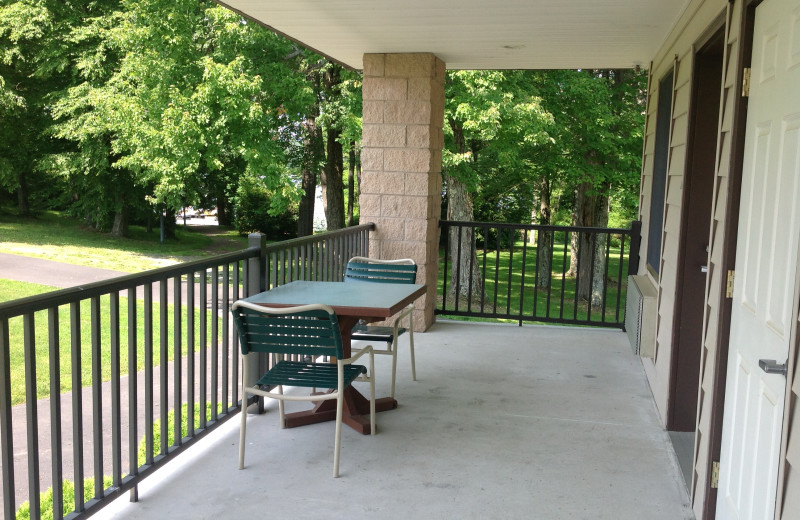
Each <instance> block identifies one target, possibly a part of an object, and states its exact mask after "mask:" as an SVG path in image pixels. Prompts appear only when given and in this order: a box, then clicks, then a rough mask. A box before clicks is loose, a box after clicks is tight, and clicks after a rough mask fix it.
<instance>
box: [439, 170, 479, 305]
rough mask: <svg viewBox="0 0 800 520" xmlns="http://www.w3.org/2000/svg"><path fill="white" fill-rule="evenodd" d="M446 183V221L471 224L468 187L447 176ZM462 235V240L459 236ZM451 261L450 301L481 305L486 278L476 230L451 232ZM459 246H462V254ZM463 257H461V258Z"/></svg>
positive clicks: (453, 229) (454, 230)
mask: <svg viewBox="0 0 800 520" xmlns="http://www.w3.org/2000/svg"><path fill="white" fill-rule="evenodd" d="M445 180H446V182H447V220H461V221H465V222H472V221H473V220H475V217H474V212H473V206H472V196H471V195H470V193H469V192H468V191H467V187H466V185H465V184H464V183H463V182H461V181H460V180H458V179H456V178H454V177H451V176H449V175H446V176H445ZM459 235H460V236H459ZM448 238H449V250H450V258H449V259H448V262H449V263H450V266H451V271H450V282H449V283H450V289H449V291H448V295H447V297H448V298H451V299H453V300H455V298H456V297H458V298H465V297H469V294H470V292H471V293H472V297H473V298H474V299H477V300H476V301H478V302H480V295H482V294H483V278H482V277H481V273H480V270H479V266H478V258H477V255H476V252H475V233H474V231H473V228H471V227H466V228H461V232H460V233H459V228H452V229H451V230H450V235H449V237H448ZM459 243H460V244H461V247H460V251H459ZM459 253H460V254H459Z"/></svg>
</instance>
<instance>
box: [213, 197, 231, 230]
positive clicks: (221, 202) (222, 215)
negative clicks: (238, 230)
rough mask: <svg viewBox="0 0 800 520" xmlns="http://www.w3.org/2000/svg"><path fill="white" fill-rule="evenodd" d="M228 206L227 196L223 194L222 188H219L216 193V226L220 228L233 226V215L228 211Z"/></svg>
mask: <svg viewBox="0 0 800 520" xmlns="http://www.w3.org/2000/svg"><path fill="white" fill-rule="evenodd" d="M229 206H230V201H229V200H228V194H227V193H225V189H224V188H221V189H220V190H219V191H218V192H217V224H219V225H220V226H230V225H233V218H232V217H233V214H232V212H231V211H230V210H229V209H230V208H229Z"/></svg>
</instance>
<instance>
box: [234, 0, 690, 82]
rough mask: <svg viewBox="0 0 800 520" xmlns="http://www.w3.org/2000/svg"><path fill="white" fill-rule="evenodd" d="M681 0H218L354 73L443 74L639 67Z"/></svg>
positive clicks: (651, 52) (652, 51)
mask: <svg viewBox="0 0 800 520" xmlns="http://www.w3.org/2000/svg"><path fill="white" fill-rule="evenodd" d="M687 1H688V0H391V1H390V0H221V1H220V2H219V3H220V4H222V5H225V6H227V7H229V8H231V9H233V10H235V11H238V12H240V13H242V14H244V15H245V16H247V17H249V18H252V19H254V20H256V21H258V22H259V23H261V24H263V25H265V26H268V27H270V28H271V29H273V30H275V31H277V32H279V33H282V34H284V35H286V36H288V37H290V38H291V39H293V40H295V41H297V42H300V43H302V44H303V45H305V46H306V47H309V48H311V49H313V50H315V51H317V52H319V53H321V54H324V55H326V56H328V57H330V58H332V59H334V60H336V61H338V62H340V63H342V64H344V65H346V66H349V67H351V68H353V69H361V68H362V66H363V65H362V61H363V55H364V54H365V53H398V52H432V53H434V54H435V55H437V56H438V57H439V58H440V59H442V60H443V61H444V62H445V63H446V64H447V68H448V69H565V68H568V69H574V68H628V67H634V66H636V65H640V66H643V67H647V66H648V65H649V60H650V59H651V58H652V57H653V55H654V54H655V52H656V50H657V49H658V47H659V46H660V45H661V43H662V42H663V41H664V40H665V38H666V36H667V34H668V33H669V30H670V28H671V27H672V26H673V25H674V23H675V22H676V20H677V18H678V16H679V15H680V13H681V11H682V10H683V8H684V6H685V5H686V3H687Z"/></svg>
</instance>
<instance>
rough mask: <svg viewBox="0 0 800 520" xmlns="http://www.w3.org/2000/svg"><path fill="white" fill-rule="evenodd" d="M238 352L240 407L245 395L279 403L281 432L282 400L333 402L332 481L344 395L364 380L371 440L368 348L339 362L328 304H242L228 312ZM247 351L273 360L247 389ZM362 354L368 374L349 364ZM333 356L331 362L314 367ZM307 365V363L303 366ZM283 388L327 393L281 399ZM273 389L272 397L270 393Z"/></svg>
mask: <svg viewBox="0 0 800 520" xmlns="http://www.w3.org/2000/svg"><path fill="white" fill-rule="evenodd" d="M231 313H232V314H233V319H234V322H235V323H236V328H237V330H238V332H239V339H240V344H241V349H242V359H243V365H244V366H243V369H242V400H243V401H242V402H247V399H248V396H249V395H260V396H264V397H270V398H273V399H277V400H278V408H279V410H280V420H281V428H283V427H285V424H286V423H285V415H284V404H283V402H284V401H324V400H328V399H336V428H335V440H334V451H333V476H334V478H335V477H338V476H339V451H340V445H341V438H342V409H343V401H344V390H345V388H347V387H348V386H349V385H350V384H351V383H352V382H353V381H367V382H369V385H370V396H369V401H370V426H371V432H372V435H375V378H374V376H373V373H374V369H375V357H374V355H373V352H372V349H362V350H361V351H360V352H359V353H358V354H357V355H355V356H353V357H350V358H347V359H342V358H343V357H344V353H343V351H342V336H341V332H340V331H339V320H338V318H337V316H336V314H335V313H334V311H333V309H332V308H331V307H329V306H327V305H302V306H297V307H284V308H274V307H265V306H261V305H255V304H252V303H249V302H245V301H242V300H239V301H236V302H235V303H234V304H233V306H232V307H231ZM251 352H260V353H268V354H271V355H272V360H271V362H270V365H271V366H272V368H270V369H269V371H268V372H267V373H266V374H264V375H263V376H261V377H260V378H259V380H258V381H257V382H256V383H255V385H254V386H246V385H245V382H244V377H245V375H246V374H248V368H247V367H248V363H249V361H250V358H251V356H250V353H251ZM364 354H368V355H369V369H367V367H366V366H364V365H356V364H353V362H354V361H356V360H357V359H358V358H360V357H361V356H363V355H364ZM330 356H333V357H335V358H336V363H335V364H334V363H327V362H315V361H313V360H316V359H318V358H319V359H324V358H327V357H330ZM308 360H312V361H308ZM284 386H296V387H305V388H331V389H335V390H333V391H332V392H331V393H321V394H317V393H313V392H312V393H311V395H291V394H284V393H283V387H284ZM275 388H277V392H274V391H272V390H273V389H275ZM244 408H246V407H243V410H242V412H241V413H242V426H241V430H240V434H239V469H243V468H244V448H245V433H246V427H247V411H246V410H245V409H244Z"/></svg>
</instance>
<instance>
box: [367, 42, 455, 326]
mask: <svg viewBox="0 0 800 520" xmlns="http://www.w3.org/2000/svg"><path fill="white" fill-rule="evenodd" d="M444 79H445V64H444V62H443V61H442V60H440V59H439V58H437V57H436V56H434V55H433V54H430V53H414V54H365V55H364V84H363V88H362V95H363V103H364V108H363V134H362V145H363V149H362V152H361V163H362V177H361V195H360V198H359V203H360V206H361V216H360V221H361V222H374V223H375V226H376V229H375V231H374V232H373V233H372V235H371V236H370V253H369V254H370V256H371V257H374V258H386V259H391V258H413V259H414V261H415V262H416V263H417V265H418V271H417V282H418V283H425V284H427V286H428V292H427V294H426V295H425V296H424V297H423V298H420V299H419V300H418V301H417V302H415V306H416V309H417V311H416V314H415V316H414V321H415V329H417V330H426V329H427V328H428V327H430V326H431V324H432V323H433V321H434V314H433V311H434V309H435V307H436V277H437V270H438V260H439V253H438V245H439V218H440V216H441V205H442V146H443V144H444V137H443V135H442V124H443V122H444Z"/></svg>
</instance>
